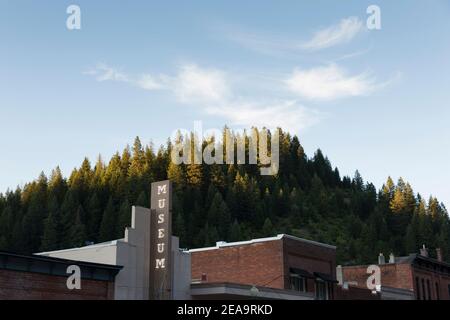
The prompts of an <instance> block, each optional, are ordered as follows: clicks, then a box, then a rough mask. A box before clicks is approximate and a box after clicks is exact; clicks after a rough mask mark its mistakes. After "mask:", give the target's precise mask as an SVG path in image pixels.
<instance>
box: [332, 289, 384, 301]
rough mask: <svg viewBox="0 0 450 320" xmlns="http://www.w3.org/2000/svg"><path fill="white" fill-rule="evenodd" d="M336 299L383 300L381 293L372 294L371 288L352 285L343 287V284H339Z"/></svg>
mask: <svg viewBox="0 0 450 320" xmlns="http://www.w3.org/2000/svg"><path fill="white" fill-rule="evenodd" d="M336 300H381V296H380V294H372V292H371V291H370V290H369V289H364V288H358V287H352V286H351V287H349V288H348V289H343V288H342V287H341V286H337V288H336Z"/></svg>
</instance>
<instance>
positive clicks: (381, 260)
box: [378, 253, 386, 264]
mask: <svg viewBox="0 0 450 320" xmlns="http://www.w3.org/2000/svg"><path fill="white" fill-rule="evenodd" d="M385 263H386V260H385V259H384V255H383V253H380V255H379V256H378V264H385Z"/></svg>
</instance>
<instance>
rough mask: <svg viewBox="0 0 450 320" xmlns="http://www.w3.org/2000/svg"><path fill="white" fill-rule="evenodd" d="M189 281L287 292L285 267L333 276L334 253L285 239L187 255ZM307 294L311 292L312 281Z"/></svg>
mask: <svg viewBox="0 0 450 320" xmlns="http://www.w3.org/2000/svg"><path fill="white" fill-rule="evenodd" d="M191 264H192V279H193V280H196V279H201V278H202V274H206V276H207V282H231V283H240V284H248V285H259V286H266V287H272V288H278V289H289V288H290V285H289V274H290V272H289V268H300V269H303V270H306V271H309V272H310V273H311V274H312V273H313V272H321V273H325V274H328V275H332V276H333V277H334V278H335V277H336V251H335V250H334V249H332V248H326V247H322V246H317V245H314V244H310V243H306V242H301V241H296V240H293V239H289V238H283V239H281V240H274V241H265V242H259V243H254V244H246V245H241V246H232V247H223V248H219V249H215V250H205V251H198V252H192V253H191ZM307 286H308V292H314V291H315V284H314V279H309V280H308V285H307Z"/></svg>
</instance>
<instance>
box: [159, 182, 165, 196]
mask: <svg viewBox="0 0 450 320" xmlns="http://www.w3.org/2000/svg"><path fill="white" fill-rule="evenodd" d="M161 193H163V194H166V193H167V184H165V185H163V186H158V195H160V194H161Z"/></svg>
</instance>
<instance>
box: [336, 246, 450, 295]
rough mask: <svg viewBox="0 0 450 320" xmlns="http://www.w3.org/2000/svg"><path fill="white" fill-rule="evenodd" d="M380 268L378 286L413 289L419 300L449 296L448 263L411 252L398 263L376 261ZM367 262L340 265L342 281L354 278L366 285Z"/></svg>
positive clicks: (360, 284)
mask: <svg viewBox="0 0 450 320" xmlns="http://www.w3.org/2000/svg"><path fill="white" fill-rule="evenodd" d="M378 266H379V267H380V271H381V286H382V287H383V286H385V287H391V288H398V289H405V290H409V291H412V292H414V297H415V299H419V300H450V265H448V264H447V263H445V262H441V261H438V260H435V259H430V258H428V257H422V256H420V255H411V256H409V257H406V258H402V262H401V263H388V264H384V265H378ZM367 267H368V266H349V267H344V268H343V269H342V270H343V276H344V279H345V281H350V282H355V285H356V286H358V287H360V288H366V281H367V277H368V274H367V273H366V270H367Z"/></svg>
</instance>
